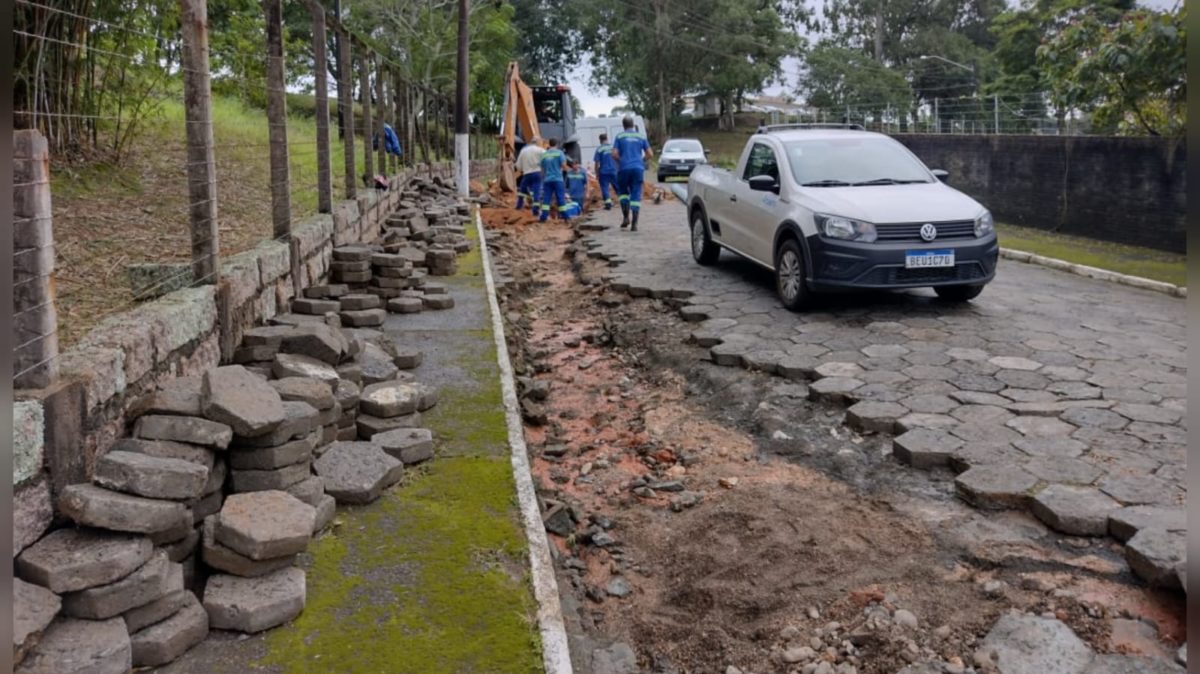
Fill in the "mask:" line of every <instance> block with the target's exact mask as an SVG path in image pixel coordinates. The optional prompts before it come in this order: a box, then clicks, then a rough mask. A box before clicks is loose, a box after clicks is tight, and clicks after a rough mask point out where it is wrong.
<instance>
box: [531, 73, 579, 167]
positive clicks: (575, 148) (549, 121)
mask: <svg viewBox="0 0 1200 674" xmlns="http://www.w3.org/2000/svg"><path fill="white" fill-rule="evenodd" d="M530 89H531V90H532V91H533V109H534V113H535V115H536V117H537V121H538V126H539V127H540V128H541V134H542V138H545V139H550V138H557V139H558V140H559V143H560V144H561V145H562V148H563V152H564V153H565V154H566V155H567V156H568V157H570V158H571V159H574V160H575V161H579V139H578V138H577V137H576V136H575V108H574V106H573V105H572V104H571V87H569V86H567V85H565V84H559V85H556V86H549V87H530Z"/></svg>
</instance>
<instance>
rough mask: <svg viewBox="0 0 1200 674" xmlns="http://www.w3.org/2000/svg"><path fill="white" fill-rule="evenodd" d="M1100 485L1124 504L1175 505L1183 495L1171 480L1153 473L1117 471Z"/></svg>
mask: <svg viewBox="0 0 1200 674" xmlns="http://www.w3.org/2000/svg"><path fill="white" fill-rule="evenodd" d="M1099 487H1100V490H1101V491H1103V492H1104V493H1105V494H1108V495H1109V496H1111V497H1113V498H1115V499H1117V500H1118V501H1120V502H1121V503H1122V504H1124V505H1145V504H1156V505H1174V504H1175V503H1176V501H1177V500H1178V499H1179V498H1180V496H1181V495H1182V494H1181V492H1180V491H1179V489H1178V488H1176V487H1175V486H1174V485H1172V484H1171V483H1170V482H1167V481H1166V480H1163V479H1162V478H1158V477H1154V476H1153V475H1129V474H1121V473H1116V474H1113V475H1109V476H1107V477H1105V478H1104V479H1103V480H1101V481H1100V484H1099Z"/></svg>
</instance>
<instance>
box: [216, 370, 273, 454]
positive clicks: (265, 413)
mask: <svg viewBox="0 0 1200 674" xmlns="http://www.w3.org/2000/svg"><path fill="white" fill-rule="evenodd" d="M201 395H202V397H201V403H202V405H203V409H204V416H205V417H207V418H208V419H210V420H212V421H217V422H220V423H223V424H225V425H227V426H229V427H230V428H232V429H233V433H234V435H240V436H243V437H253V436H258V435H263V434H265V433H269V432H271V431H272V430H274V429H275V428H276V427H277V426H279V424H281V423H283V419H284V412H283V404H282V401H281V400H280V398H279V393H278V392H277V391H276V390H275V389H274V388H272V387H271V385H270V384H268V383H267V382H266V380H264V379H261V378H259V377H258V376H256V375H254V374H252V373H251V372H250V371H249V370H247V369H246V368H244V367H242V366H241V365H227V366H225V367H218V368H215V369H212V370H209V371H207V372H205V373H204V382H203V392H202V394H201Z"/></svg>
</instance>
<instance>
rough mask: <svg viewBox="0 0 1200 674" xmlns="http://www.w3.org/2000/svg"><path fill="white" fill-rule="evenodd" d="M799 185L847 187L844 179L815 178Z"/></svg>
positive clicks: (848, 184) (847, 184)
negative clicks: (813, 180) (815, 179)
mask: <svg viewBox="0 0 1200 674" xmlns="http://www.w3.org/2000/svg"><path fill="white" fill-rule="evenodd" d="M800 186H801V187H849V186H850V183H848V182H846V181H845V180H817V181H815V182H811V183H800Z"/></svg>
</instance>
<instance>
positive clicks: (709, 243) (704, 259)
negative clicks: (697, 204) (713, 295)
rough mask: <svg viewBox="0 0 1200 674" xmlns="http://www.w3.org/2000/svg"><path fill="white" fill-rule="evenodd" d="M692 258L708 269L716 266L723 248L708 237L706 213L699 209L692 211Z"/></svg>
mask: <svg viewBox="0 0 1200 674" xmlns="http://www.w3.org/2000/svg"><path fill="white" fill-rule="evenodd" d="M692 257H693V258H695V260H696V262H698V263H700V264H702V265H704V266H706V267H707V266H710V265H714V264H716V263H717V260H718V259H719V258H720V257H721V247H720V246H718V245H717V244H715V243H713V240H712V237H710V236H709V235H708V228H707V227H705V226H704V213H703V212H702V211H701V210H700V209H699V208H696V209H694V210H693V211H692Z"/></svg>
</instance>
